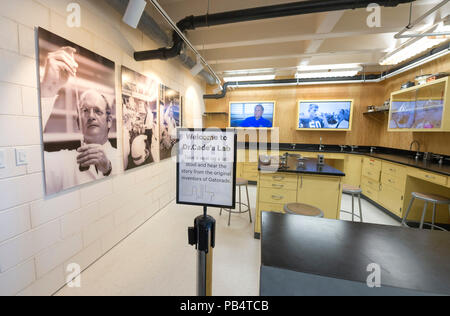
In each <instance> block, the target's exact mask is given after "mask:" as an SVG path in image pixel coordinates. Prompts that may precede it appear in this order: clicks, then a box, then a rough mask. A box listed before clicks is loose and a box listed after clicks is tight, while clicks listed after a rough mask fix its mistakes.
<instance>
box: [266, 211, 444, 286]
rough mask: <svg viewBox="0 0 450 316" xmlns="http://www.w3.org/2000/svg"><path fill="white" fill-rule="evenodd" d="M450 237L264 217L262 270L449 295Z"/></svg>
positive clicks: (280, 216) (271, 215) (300, 218)
mask: <svg viewBox="0 0 450 316" xmlns="http://www.w3.org/2000/svg"><path fill="white" fill-rule="evenodd" d="M449 237H450V233H448V232H441V231H429V230H425V231H423V230H417V229H411V228H403V227H394V226H383V225H373V224H365V223H352V222H346V221H336V220H329V219H319V218H310V217H304V216H298V215H286V214H277V213H271V212H263V214H262V241H261V242H262V245H261V247H262V259H261V260H262V262H261V263H262V265H263V266H268V267H275V268H280V269H284V270H290V271H296V272H300V273H307V274H312V275H318V276H324V277H331V278H336V279H343V280H349V281H355V282H361V283H365V282H366V280H367V277H368V275H369V272H367V267H368V265H369V264H372V263H376V264H378V265H379V266H380V267H381V285H382V286H383V287H395V288H403V289H410V290H415V291H421V292H425V293H434V294H444V295H450V251H449V249H450V238H449Z"/></svg>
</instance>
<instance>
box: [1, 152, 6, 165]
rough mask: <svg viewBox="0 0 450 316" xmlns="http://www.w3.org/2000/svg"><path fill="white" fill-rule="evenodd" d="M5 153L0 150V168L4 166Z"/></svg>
mask: <svg viewBox="0 0 450 316" xmlns="http://www.w3.org/2000/svg"><path fill="white" fill-rule="evenodd" d="M5 160H6V154H5V151H4V150H0V169H4V168H6V161H5Z"/></svg>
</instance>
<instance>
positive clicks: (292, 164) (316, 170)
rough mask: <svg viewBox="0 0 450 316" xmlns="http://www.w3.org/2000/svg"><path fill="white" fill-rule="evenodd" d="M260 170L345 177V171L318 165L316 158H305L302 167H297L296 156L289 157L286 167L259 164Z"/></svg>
mask: <svg viewBox="0 0 450 316" xmlns="http://www.w3.org/2000/svg"><path fill="white" fill-rule="evenodd" d="M258 170H259V171H261V172H268V173H272V172H288V173H297V174H314V175H321V176H334V177H345V173H343V172H342V171H340V170H337V169H335V168H333V167H331V166H329V165H327V164H325V165H323V166H319V165H318V164H317V159H311V158H309V159H306V160H305V161H304V167H298V164H297V159H296V158H293V157H291V158H289V159H288V164H287V168H279V167H271V166H264V165H261V164H260V165H259V168H258Z"/></svg>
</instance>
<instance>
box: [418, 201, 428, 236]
mask: <svg viewBox="0 0 450 316" xmlns="http://www.w3.org/2000/svg"><path fill="white" fill-rule="evenodd" d="M427 208H428V202H425V206H424V207H423V212H422V219H421V220H420V229H423V224H424V223H425V215H426V214H427Z"/></svg>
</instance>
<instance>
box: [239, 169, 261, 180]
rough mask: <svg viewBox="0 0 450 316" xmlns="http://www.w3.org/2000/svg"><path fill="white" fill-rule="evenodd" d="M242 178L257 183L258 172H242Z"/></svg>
mask: <svg viewBox="0 0 450 316" xmlns="http://www.w3.org/2000/svg"><path fill="white" fill-rule="evenodd" d="M242 178H244V179H245V180H249V181H258V172H247V171H246V170H244V171H243V172H242Z"/></svg>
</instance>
